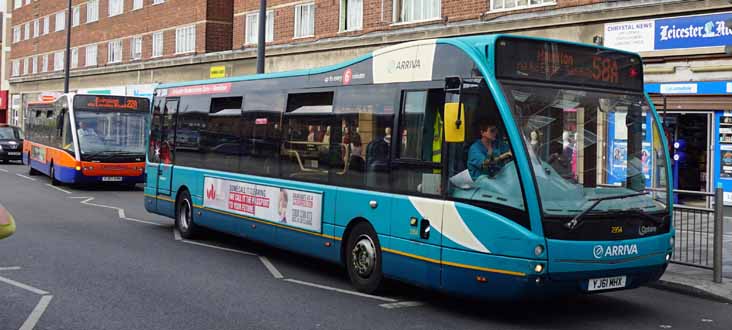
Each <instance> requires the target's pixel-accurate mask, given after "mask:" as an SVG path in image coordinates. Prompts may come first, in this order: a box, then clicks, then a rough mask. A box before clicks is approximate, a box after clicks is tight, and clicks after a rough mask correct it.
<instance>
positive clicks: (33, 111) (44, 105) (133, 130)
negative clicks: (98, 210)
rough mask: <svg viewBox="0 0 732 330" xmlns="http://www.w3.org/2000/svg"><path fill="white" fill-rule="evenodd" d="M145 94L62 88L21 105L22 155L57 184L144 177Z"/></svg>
mask: <svg viewBox="0 0 732 330" xmlns="http://www.w3.org/2000/svg"><path fill="white" fill-rule="evenodd" d="M149 111H150V101H149V100H148V99H147V98H139V97H127V96H110V95H81V94H75V93H69V94H63V95H62V96H60V97H58V98H57V99H56V100H55V101H53V102H36V103H29V104H28V106H27V107H26V110H25V136H26V138H25V141H24V143H23V161H24V163H25V164H28V165H29V169H30V171H29V173H30V174H31V175H35V174H38V173H39V172H40V173H43V174H45V175H48V176H49V177H50V178H51V182H52V184H54V185H58V184H96V183H100V184H101V183H104V184H107V183H115V184H121V185H125V186H128V187H134V185H135V184H137V183H141V182H144V180H145V179H144V175H145V173H144V169H145V150H146V147H145V128H146V127H147V124H146V123H147V119H146V118H147V116H148V115H149Z"/></svg>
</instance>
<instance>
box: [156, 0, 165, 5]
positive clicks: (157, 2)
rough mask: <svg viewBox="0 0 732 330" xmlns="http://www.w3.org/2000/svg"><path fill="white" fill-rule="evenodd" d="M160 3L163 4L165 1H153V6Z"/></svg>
mask: <svg viewBox="0 0 732 330" xmlns="http://www.w3.org/2000/svg"><path fill="white" fill-rule="evenodd" d="M161 3H165V0H153V5H159V4H161Z"/></svg>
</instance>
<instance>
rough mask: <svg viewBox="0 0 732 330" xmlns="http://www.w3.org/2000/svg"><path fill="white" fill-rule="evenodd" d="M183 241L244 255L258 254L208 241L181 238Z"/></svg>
mask: <svg viewBox="0 0 732 330" xmlns="http://www.w3.org/2000/svg"><path fill="white" fill-rule="evenodd" d="M181 242H183V243H188V244H193V245H198V246H205V247H208V248H212V249H217V250H221V251H227V252H234V253H239V254H244V255H248V256H256V255H257V254H256V253H251V252H247V251H241V250H234V249H229V248H225V247H221V246H216V245H211V244H206V243H199V242H194V241H189V240H185V239H183V240H181Z"/></svg>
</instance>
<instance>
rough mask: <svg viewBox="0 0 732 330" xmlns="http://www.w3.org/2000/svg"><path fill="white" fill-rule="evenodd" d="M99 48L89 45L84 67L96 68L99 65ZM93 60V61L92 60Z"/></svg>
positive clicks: (95, 45)
mask: <svg viewBox="0 0 732 330" xmlns="http://www.w3.org/2000/svg"><path fill="white" fill-rule="evenodd" d="M97 48H98V46H97V44H93V45H87V46H86V49H85V50H84V51H85V55H86V56H84V66H96V65H97V57H99V52H98V49H97ZM90 59H91V60H90Z"/></svg>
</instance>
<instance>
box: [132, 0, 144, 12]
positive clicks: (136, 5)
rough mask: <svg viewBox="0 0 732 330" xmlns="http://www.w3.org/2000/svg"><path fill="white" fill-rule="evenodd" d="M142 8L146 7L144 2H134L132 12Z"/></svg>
mask: <svg viewBox="0 0 732 330" xmlns="http://www.w3.org/2000/svg"><path fill="white" fill-rule="evenodd" d="M142 6H144V4H143V1H142V0H132V10H138V9H142Z"/></svg>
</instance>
